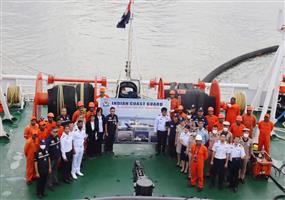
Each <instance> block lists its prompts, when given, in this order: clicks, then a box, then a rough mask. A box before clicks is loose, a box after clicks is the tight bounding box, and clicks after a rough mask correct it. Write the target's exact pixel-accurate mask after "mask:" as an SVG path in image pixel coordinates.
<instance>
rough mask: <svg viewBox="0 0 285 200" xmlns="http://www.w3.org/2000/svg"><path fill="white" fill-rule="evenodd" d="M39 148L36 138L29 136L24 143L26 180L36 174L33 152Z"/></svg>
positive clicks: (29, 179)
mask: <svg viewBox="0 0 285 200" xmlns="http://www.w3.org/2000/svg"><path fill="white" fill-rule="evenodd" d="M38 149H39V142H38V139H37V138H36V139H33V138H32V137H30V138H29V139H28V140H27V141H26V144H25V148H24V153H25V156H26V181H27V182H30V181H32V180H33V178H34V177H35V176H36V171H35V162H34V160H35V153H36V152H37V151H38Z"/></svg>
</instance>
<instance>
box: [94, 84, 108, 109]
mask: <svg viewBox="0 0 285 200" xmlns="http://www.w3.org/2000/svg"><path fill="white" fill-rule="evenodd" d="M99 92H100V94H99V95H98V96H96V102H95V107H96V108H97V107H98V105H99V102H100V99H101V98H109V95H108V94H106V88H105V87H101V88H100V90H99Z"/></svg>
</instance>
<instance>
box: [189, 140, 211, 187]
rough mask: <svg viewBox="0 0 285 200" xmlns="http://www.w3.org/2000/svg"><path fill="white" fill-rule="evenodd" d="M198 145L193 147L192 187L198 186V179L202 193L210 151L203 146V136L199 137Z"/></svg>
mask: <svg viewBox="0 0 285 200" xmlns="http://www.w3.org/2000/svg"><path fill="white" fill-rule="evenodd" d="M195 140H196V144H193V145H192V147H191V186H192V187H194V186H195V185H196V181H197V179H198V189H199V191H202V189H203V182H204V161H205V160H207V159H208V149H207V147H206V146H204V145H203V144H202V136H201V135H197V136H196V138H195Z"/></svg>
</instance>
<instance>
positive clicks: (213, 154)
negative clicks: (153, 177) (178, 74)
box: [154, 91, 274, 192]
mask: <svg viewBox="0 0 285 200" xmlns="http://www.w3.org/2000/svg"><path fill="white" fill-rule="evenodd" d="M170 99H171V110H170V116H169V115H168V111H167V108H162V109H161V114H160V115H159V116H157V117H156V119H155V122H154V129H155V131H156V133H157V140H158V141H157V154H161V153H163V154H165V153H166V152H165V151H166V146H168V151H169V155H170V156H171V157H172V158H176V160H177V163H176V164H177V166H178V167H180V168H181V169H180V171H181V173H185V174H188V176H189V179H190V185H191V186H193V187H194V186H195V185H196V183H197V182H198V190H199V191H202V189H203V185H204V171H205V172H206V176H207V177H210V180H211V181H210V187H214V186H215V185H216V178H217V177H218V188H219V189H222V188H223V187H224V184H225V182H227V183H228V186H229V187H230V188H231V189H232V190H233V191H234V192H236V191H237V190H238V184H239V182H241V183H244V181H245V174H246V170H247V164H248V161H249V159H250V157H251V155H252V145H253V141H252V138H253V133H254V129H255V127H256V126H258V128H259V137H258V150H259V151H261V150H263V148H264V151H266V152H267V153H268V154H269V153H270V134H271V131H272V130H273V126H274V125H273V123H272V122H271V121H270V119H269V118H270V116H269V114H266V115H265V116H264V120H262V121H260V122H259V123H257V122H256V117H255V116H254V115H253V113H252V111H253V107H252V106H247V107H246V113H245V114H243V115H242V116H241V115H240V106H239V105H238V104H237V103H236V99H235V98H234V97H232V98H231V100H230V103H225V104H223V107H222V108H223V109H224V111H225V115H224V114H222V113H220V114H218V115H217V116H216V115H215V114H214V108H213V107H208V110H207V111H208V112H207V115H204V111H203V108H202V107H201V108H199V109H198V110H196V106H195V105H192V106H191V110H187V111H186V112H184V108H183V106H182V105H179V103H178V100H177V99H176V98H175V91H170ZM204 165H206V166H207V167H206V168H204Z"/></svg>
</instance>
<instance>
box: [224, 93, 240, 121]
mask: <svg viewBox="0 0 285 200" xmlns="http://www.w3.org/2000/svg"><path fill="white" fill-rule="evenodd" d="M223 109H224V110H225V111H226V121H228V122H230V124H233V123H234V122H235V121H236V117H237V116H238V115H240V106H239V105H238V104H236V98H235V97H232V98H231V102H230V103H229V104H224V106H223Z"/></svg>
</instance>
